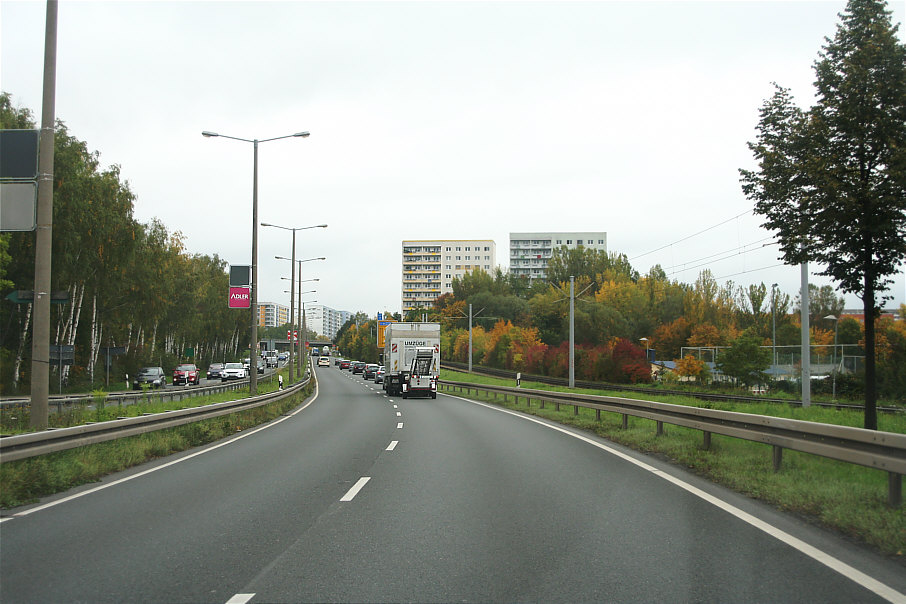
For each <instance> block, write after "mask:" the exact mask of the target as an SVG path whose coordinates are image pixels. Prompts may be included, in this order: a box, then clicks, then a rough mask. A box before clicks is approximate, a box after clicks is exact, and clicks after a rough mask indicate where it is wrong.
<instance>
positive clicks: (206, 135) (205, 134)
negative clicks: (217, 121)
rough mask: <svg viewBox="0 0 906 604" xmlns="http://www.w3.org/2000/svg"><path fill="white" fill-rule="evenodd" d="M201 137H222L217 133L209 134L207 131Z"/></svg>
mask: <svg viewBox="0 0 906 604" xmlns="http://www.w3.org/2000/svg"><path fill="white" fill-rule="evenodd" d="M201 135H202V136H204V137H207V138H211V137H212V136H220V135H219V134H217V133H216V132H208V131H207V130H205V131H204V132H202V133H201Z"/></svg>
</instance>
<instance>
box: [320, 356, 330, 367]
mask: <svg viewBox="0 0 906 604" xmlns="http://www.w3.org/2000/svg"><path fill="white" fill-rule="evenodd" d="M318 367H330V357H318Z"/></svg>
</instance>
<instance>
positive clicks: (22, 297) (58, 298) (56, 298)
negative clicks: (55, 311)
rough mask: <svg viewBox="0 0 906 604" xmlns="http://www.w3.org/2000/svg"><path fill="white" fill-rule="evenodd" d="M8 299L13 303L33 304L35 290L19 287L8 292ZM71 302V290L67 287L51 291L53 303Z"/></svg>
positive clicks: (51, 301)
mask: <svg viewBox="0 0 906 604" xmlns="http://www.w3.org/2000/svg"><path fill="white" fill-rule="evenodd" d="M6 299H7V300H9V301H10V302H12V303H13V304H31V303H32V302H34V301H35V292H34V291H32V290H30V289H17V290H15V291H11V292H10V293H8V294H6ZM67 302H69V292H67V291H66V290H65V289H64V290H60V291H56V292H50V303H51V304H66V303H67Z"/></svg>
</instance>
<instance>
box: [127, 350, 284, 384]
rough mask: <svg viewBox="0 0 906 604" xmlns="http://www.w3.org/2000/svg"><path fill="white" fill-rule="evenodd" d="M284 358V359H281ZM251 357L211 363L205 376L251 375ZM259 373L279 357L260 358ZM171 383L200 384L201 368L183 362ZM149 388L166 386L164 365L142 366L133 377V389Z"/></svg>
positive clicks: (232, 377) (234, 377) (230, 377)
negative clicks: (238, 360) (236, 360)
mask: <svg viewBox="0 0 906 604" xmlns="http://www.w3.org/2000/svg"><path fill="white" fill-rule="evenodd" d="M280 360H282V359H280ZM250 365H251V361H250V359H248V358H246V359H243V362H241V363H211V364H210V365H208V370H207V372H206V373H205V376H206V377H207V379H209V380H217V379H219V380H220V381H221V382H226V381H229V380H242V379H245V378H247V377H248V376H249V367H250ZM257 365H258V367H257V369H258V373H264V370H265V369H266V368H267V367H272V366H276V365H277V357H275V360H274V361H273V364H272V363H271V361H270V360H269V359H268V358H259V359H258V363H257ZM171 383H172V384H173V385H174V386H181V385H186V386H188V385H190V384H194V385H196V386H197V385H199V384H200V383H201V370H200V369H198V367H197V366H196V365H195V364H194V363H181V364H179V365H177V366H176V368H175V369H174V370H173V375H172V377H171ZM143 387H148V388H166V387H167V375H166V372H164V370H163V368H162V367H142V368H141V369H139V370H138V373H137V374H136V375H135V377H134V378H133V379H132V389H133V390H141V389H142V388H143Z"/></svg>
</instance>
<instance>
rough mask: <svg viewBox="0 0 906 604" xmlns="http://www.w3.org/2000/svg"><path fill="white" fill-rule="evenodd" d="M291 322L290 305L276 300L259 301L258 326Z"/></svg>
mask: <svg viewBox="0 0 906 604" xmlns="http://www.w3.org/2000/svg"><path fill="white" fill-rule="evenodd" d="M287 323H289V306H284V305H282V304H277V303H275V302H259V303H258V327H278V326H280V325H286V324H287Z"/></svg>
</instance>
